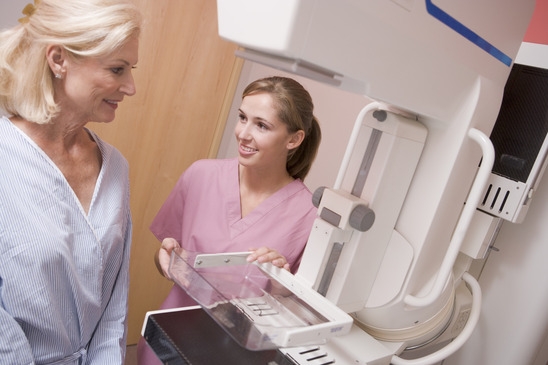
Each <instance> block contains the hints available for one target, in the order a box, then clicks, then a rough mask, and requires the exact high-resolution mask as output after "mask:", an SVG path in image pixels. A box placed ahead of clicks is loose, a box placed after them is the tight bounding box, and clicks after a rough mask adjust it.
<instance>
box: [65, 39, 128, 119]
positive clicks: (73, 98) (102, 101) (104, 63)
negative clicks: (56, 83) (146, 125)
mask: <svg viewBox="0 0 548 365" xmlns="http://www.w3.org/2000/svg"><path fill="white" fill-rule="evenodd" d="M138 48H139V41H138V39H137V38H132V39H130V40H129V41H128V42H127V43H126V44H125V45H124V46H123V47H121V48H120V49H119V50H117V51H115V52H114V53H112V54H110V55H108V56H105V57H101V58H85V59H83V60H78V61H74V60H67V63H66V74H65V75H64V80H62V81H64V88H63V91H62V93H61V95H62V97H61V100H58V101H59V102H60V105H61V108H62V112H64V113H67V112H68V113H74V114H75V117H76V118H80V119H81V120H82V121H84V122H86V123H87V122H88V121H94V122H100V123H108V122H111V121H112V120H113V119H114V116H115V111H116V108H117V107H118V103H120V102H121V101H122V100H123V99H124V96H126V95H127V96H131V95H134V94H135V91H136V90H135V83H134V80H133V76H132V68H133V67H134V66H135V64H136V63H137V57H138Z"/></svg>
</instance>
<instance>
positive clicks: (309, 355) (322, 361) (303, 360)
mask: <svg viewBox="0 0 548 365" xmlns="http://www.w3.org/2000/svg"><path fill="white" fill-rule="evenodd" d="M286 355H288V356H289V357H290V358H291V359H292V360H293V361H294V362H295V363H297V364H314V365H332V364H335V359H334V358H332V357H330V356H329V355H328V354H327V352H326V351H324V350H322V349H321V348H320V347H319V346H312V347H307V348H300V349H298V348H293V349H291V351H288V352H287V354H286Z"/></svg>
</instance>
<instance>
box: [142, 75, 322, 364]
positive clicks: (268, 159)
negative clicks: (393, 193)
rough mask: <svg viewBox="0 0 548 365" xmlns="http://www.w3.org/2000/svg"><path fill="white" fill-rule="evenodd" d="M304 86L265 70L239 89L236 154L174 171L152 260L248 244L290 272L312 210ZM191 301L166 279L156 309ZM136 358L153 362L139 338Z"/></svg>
mask: <svg viewBox="0 0 548 365" xmlns="http://www.w3.org/2000/svg"><path fill="white" fill-rule="evenodd" d="M313 111H314V106H313V103H312V99H311V97H310V95H309V93H308V92H307V91H306V90H305V89H304V88H303V87H302V85H301V84H299V83H298V82H297V81H295V80H293V79H291V78H285V77H268V78H264V79H260V80H257V81H254V82H252V83H251V84H250V85H248V86H247V88H246V89H245V90H244V92H243V98H242V103H241V106H240V109H239V116H238V123H237V125H236V128H235V136H236V139H237V141H238V152H239V156H238V158H235V159H227V160H200V161H197V162H195V163H194V164H193V165H191V166H190V167H189V168H188V169H187V170H186V171H185V172H184V173H183V175H182V176H181V178H180V179H179V181H178V183H177V185H176V186H175V188H174V189H173V191H172V192H171V194H170V195H169V197H168V199H167V201H166V202H165V203H164V205H163V206H162V208H161V209H160V211H159V212H158V214H157V216H156V217H155V219H154V221H153V223H152V225H151V230H152V232H153V233H154V235H155V236H156V237H157V238H158V239H159V240H160V241H162V246H161V248H160V251H159V254H158V262H159V266H160V267H161V269H162V270H163V273H164V275H166V276H167V274H168V272H167V269H168V265H169V259H170V254H171V251H172V250H173V248H175V247H178V246H181V247H183V248H185V249H187V250H189V251H194V252H202V253H218V252H234V251H248V250H250V249H251V250H253V253H252V254H251V255H250V257H248V261H253V260H259V261H260V262H265V261H270V262H272V263H273V264H274V265H276V266H278V267H285V268H286V269H288V270H291V271H292V272H295V271H296V270H297V268H298V265H299V261H300V258H301V255H302V252H303V250H304V246H305V244H306V242H307V239H308V236H309V234H310V231H311V229H312V224H313V221H314V219H315V217H316V209H315V208H314V206H313V204H312V194H311V193H310V191H309V190H308V189H307V187H306V186H305V185H304V184H303V180H304V178H305V177H306V175H307V173H308V171H309V170H310V167H311V164H312V162H313V160H314V158H315V156H316V153H317V150H318V146H319V143H320V139H321V132H320V127H319V124H318V121H317V120H316V118H315V117H314V114H313ZM192 304H195V303H194V302H193V300H192V299H191V298H189V297H188V296H187V294H186V292H184V291H183V290H182V289H180V288H179V287H178V286H176V285H175V286H174V287H173V289H172V290H171V292H170V293H169V295H168V297H167V298H166V300H165V301H164V303H163V304H162V306H161V308H162V309H165V308H176V307H181V306H187V305H192ZM138 360H139V364H143V365H145V364H147V365H149V364H159V363H160V362H159V360H158V359H157V358H156V356H155V354H154V353H153V352H152V350H150V348H148V347H147V346H146V344H145V343H144V341H143V340H142V339H141V341H140V343H139V345H138Z"/></svg>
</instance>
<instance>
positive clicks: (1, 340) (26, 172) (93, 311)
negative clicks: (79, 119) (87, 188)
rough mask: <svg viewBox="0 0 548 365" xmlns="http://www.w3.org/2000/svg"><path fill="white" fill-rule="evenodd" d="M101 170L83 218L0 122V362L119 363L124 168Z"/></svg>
mask: <svg viewBox="0 0 548 365" xmlns="http://www.w3.org/2000/svg"><path fill="white" fill-rule="evenodd" d="M90 134H91V135H92V136H93V138H94V139H95V141H96V142H97V144H98V146H99V148H100V150H101V153H102V156H103V164H102V167H101V171H100V174H99V177H98V179H97V183H96V186H95V191H94V194H93V198H92V201H91V205H90V208H89V213H88V214H86V213H85V212H84V210H83V208H82V206H81V204H80V202H79V200H78V198H77V197H76V195H75V194H74V192H73V190H72V189H71V187H70V186H69V184H68V182H67V181H66V179H65V178H64V176H63V174H62V173H61V171H60V170H59V169H58V168H57V166H56V165H55V164H54V163H53V162H52V161H51V160H50V159H49V158H48V157H47V155H46V154H45V153H44V152H43V151H42V150H41V149H40V148H39V147H38V146H37V145H36V144H35V143H34V142H33V141H32V140H31V139H30V138H29V137H28V136H26V135H25V134H24V133H23V132H22V131H21V130H19V129H18V128H17V127H15V126H14V125H13V124H12V123H11V122H10V121H9V120H8V119H7V118H5V117H2V118H0V364H2V365H3V364H101V365H105V364H109V365H110V364H122V363H123V358H124V356H125V340H126V315H127V292H128V275H129V252H130V243H131V216H130V210H129V181H128V165H127V161H126V160H125V159H124V157H123V156H122V155H121V154H120V153H119V152H118V151H117V150H116V149H115V148H113V147H112V146H110V145H109V144H107V143H105V142H103V141H101V140H100V139H99V138H98V137H97V136H96V135H95V134H94V133H92V132H90Z"/></svg>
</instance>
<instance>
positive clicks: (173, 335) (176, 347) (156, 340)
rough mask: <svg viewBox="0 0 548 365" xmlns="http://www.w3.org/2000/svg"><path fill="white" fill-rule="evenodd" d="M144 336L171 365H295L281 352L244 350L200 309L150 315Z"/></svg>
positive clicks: (163, 360) (153, 348)
mask: <svg viewBox="0 0 548 365" xmlns="http://www.w3.org/2000/svg"><path fill="white" fill-rule="evenodd" d="M143 336H144V338H145V340H146V341H147V343H148V345H149V346H150V347H151V348H152V350H153V351H154V352H155V353H156V356H158V358H159V359H160V360H161V361H162V363H164V364H169V365H196V364H208V365H241V364H249V365H295V363H294V362H293V361H291V360H290V359H288V358H287V357H285V355H283V354H282V353H281V352H280V351H278V350H264V351H250V350H247V349H245V348H243V347H242V346H240V345H239V344H238V343H237V342H236V341H234V340H233V339H232V338H231V337H230V336H229V335H228V334H227V333H226V332H225V331H224V330H223V329H222V328H221V327H220V326H219V325H218V324H217V323H216V322H215V321H214V320H213V319H212V318H211V317H210V316H209V315H208V314H207V313H206V312H205V311H204V310H203V309H201V308H199V307H192V308H190V309H189V308H178V309H175V310H173V311H167V312H166V311H161V312H156V313H152V314H149V315H148V316H147V319H146V323H145V328H144V333H143Z"/></svg>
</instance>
